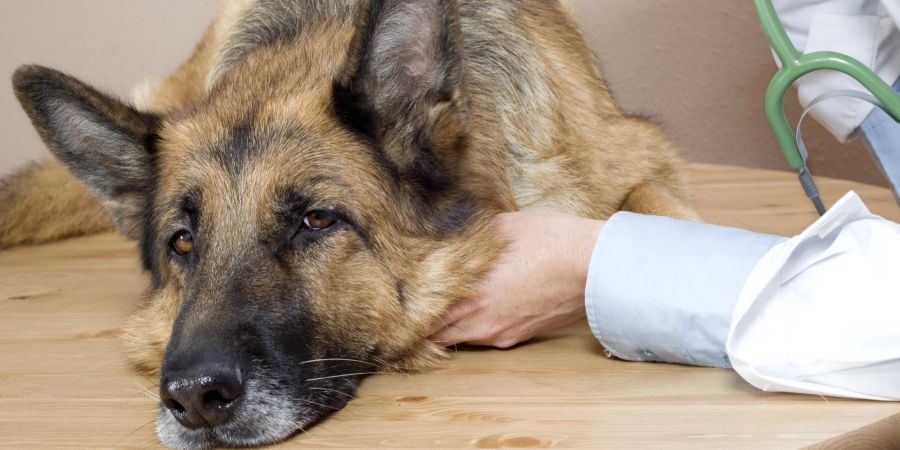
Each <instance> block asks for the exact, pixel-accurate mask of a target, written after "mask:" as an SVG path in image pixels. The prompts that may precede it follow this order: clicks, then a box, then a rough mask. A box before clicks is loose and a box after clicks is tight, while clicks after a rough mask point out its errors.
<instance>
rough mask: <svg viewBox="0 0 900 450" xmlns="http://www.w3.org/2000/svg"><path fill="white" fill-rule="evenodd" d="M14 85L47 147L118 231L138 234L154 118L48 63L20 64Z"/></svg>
mask: <svg viewBox="0 0 900 450" xmlns="http://www.w3.org/2000/svg"><path fill="white" fill-rule="evenodd" d="M13 88H14V90H15V93H16V97H17V98H18V99H19V102H20V103H21V104H22V107H23V108H24V109H25V112H26V113H27V114H28V116H29V117H30V118H31V121H32V123H34V126H35V128H37V131H38V133H39V134H40V135H41V138H43V140H44V142H45V143H46V144H47V146H48V147H49V148H50V151H51V152H53V154H54V155H55V156H56V157H57V158H58V159H59V160H60V161H62V162H63V164H65V165H66V166H67V167H68V168H69V171H71V172H72V174H74V175H75V177H76V178H78V179H79V180H80V181H81V182H82V183H83V184H84V185H85V186H87V188H88V190H90V191H91V192H92V193H93V194H94V195H96V196H97V198H98V199H99V200H100V201H101V203H102V204H103V206H104V207H105V208H106V209H107V211H109V213H110V215H111V216H112V219H113V221H114V222H115V224H116V227H117V228H118V229H119V231H120V232H121V233H122V234H124V235H125V236H128V237H130V238H132V239H137V238H139V237H140V236H139V235H140V231H141V227H142V223H143V220H142V215H143V213H144V210H145V208H146V199H147V189H148V187H149V184H150V182H151V177H152V159H153V158H152V151H153V141H154V140H155V133H154V130H155V127H156V124H157V122H158V120H157V118H156V117H155V116H152V115H149V114H145V113H141V112H138V111H136V110H135V109H133V108H131V107H129V106H128V105H125V104H124V103H122V102H120V101H118V100H116V99H113V98H111V97H109V96H107V95H104V94H102V93H100V92H99V91H97V90H96V89H94V88H92V87H90V86H88V85H86V84H84V83H82V82H80V81H78V80H76V79H75V78H72V77H70V76H68V75H66V74H63V73H61V72H58V71H55V70H52V69H48V68H46V67H40V66H23V67H20V68H19V69H18V70H16V72H15V74H14V75H13Z"/></svg>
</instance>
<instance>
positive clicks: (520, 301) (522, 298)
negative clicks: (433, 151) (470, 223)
mask: <svg viewBox="0 0 900 450" xmlns="http://www.w3.org/2000/svg"><path fill="white" fill-rule="evenodd" d="M605 223H606V222H605V221H601V220H591V219H585V218H582V217H578V216H574V215H571V214H567V213H562V212H557V211H549V210H534V211H518V212H512V213H504V214H500V215H499V216H498V218H497V222H496V226H497V228H498V232H499V234H500V236H501V237H503V238H506V239H508V240H509V245H508V247H507V248H506V249H505V251H504V252H503V253H502V254H501V255H500V256H499V257H498V259H497V261H496V262H495V263H494V267H493V268H492V269H491V271H490V272H489V273H488V274H487V276H486V277H485V278H484V280H482V282H481V284H480V286H479V289H478V292H479V294H478V295H476V296H475V297H474V298H471V299H468V300H464V301H462V302H459V303H457V304H456V305H454V306H453V307H451V308H450V309H449V310H448V311H447V312H446V313H445V314H444V316H442V317H441V319H439V320H438V321H437V322H436V323H435V324H434V325H433V327H432V330H431V333H430V334H431V340H433V341H434V342H436V343H438V344H440V345H444V346H449V345H454V344H459V343H467V344H473V345H486V346H493V347H500V348H507V347H511V346H513V345H516V344H518V343H520V342H522V341H525V340H528V339H530V338H531V337H533V336H535V335H537V334H539V333H541V332H543V331H549V330H552V329H555V328H559V327H561V326H563V325H566V324H569V323H571V322H573V321H575V320H577V319H580V318H582V317H584V316H585V309H584V285H585V281H586V277H587V269H588V264H589V263H590V260H591V253H592V251H593V247H594V243H595V242H596V240H597V236H598V235H599V234H600V231H601V229H602V228H603V225H604V224H605Z"/></svg>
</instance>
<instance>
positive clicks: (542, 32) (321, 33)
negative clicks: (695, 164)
mask: <svg viewBox="0 0 900 450" xmlns="http://www.w3.org/2000/svg"><path fill="white" fill-rule="evenodd" d="M365 7H366V6H365V5H361V9H363V10H364V9H365ZM258 9H259V8H258V7H257V4H256V3H255V2H254V1H251V0H234V1H225V2H224V4H223V8H222V12H221V13H220V15H219V16H218V17H217V18H216V19H215V20H214V22H213V23H212V24H211V25H210V27H209V28H208V30H207V32H206V33H205V35H204V37H203V39H202V40H201V42H200V43H199V44H198V45H197V46H196V49H195V52H194V54H193V56H192V57H191V58H190V59H189V60H188V61H187V62H186V63H185V64H184V65H182V66H181V67H180V68H179V69H178V70H177V71H176V72H175V73H174V74H172V75H171V76H169V77H168V78H166V79H164V80H162V81H160V82H158V83H154V84H150V85H147V86H143V87H142V88H140V89H139V94H138V96H137V98H136V99H135V103H136V104H138V105H139V106H140V107H141V108H142V109H144V110H146V111H150V112H153V113H155V114H156V115H158V116H159V117H161V125H160V131H159V132H158V133H159V136H160V137H161V140H160V146H159V153H158V157H157V160H156V164H157V173H158V174H159V186H160V187H161V188H160V189H159V191H158V193H157V198H156V202H155V206H154V208H155V211H156V213H157V214H158V216H159V218H160V219H159V220H160V222H161V223H167V221H170V222H173V223H174V222H175V221H177V217H176V213H177V212H176V211H174V210H171V209H167V206H166V205H171V204H173V203H174V202H177V200H178V198H177V197H178V196H179V195H181V193H182V192H183V191H184V189H186V188H187V187H188V186H203V199H204V208H203V212H202V214H203V216H202V217H203V220H204V221H206V223H209V224H212V225H210V227H211V228H213V229H214V231H215V233H214V234H213V235H210V236H208V237H207V242H206V243H205V245H206V248H207V251H209V252H211V253H210V254H211V255H213V257H210V258H207V263H206V264H207V266H204V268H203V270H204V271H206V272H208V273H227V272H228V270H229V267H230V266H229V264H230V263H233V262H234V259H235V258H236V256H235V255H236V254H237V253H236V252H237V251H238V250H239V249H241V248H243V247H244V246H246V247H247V249H246V251H247V252H252V251H253V250H252V248H250V246H251V242H255V241H253V240H252V239H249V238H247V236H250V235H253V236H257V235H260V234H261V235H263V236H265V233H267V232H268V230H271V229H274V227H276V225H275V223H276V220H275V217H274V216H273V213H272V211H270V210H269V207H268V206H267V205H271V204H273V203H275V202H276V200H277V199H276V197H275V195H276V194H275V192H276V189H277V187H278V186H282V185H286V184H291V183H296V180H306V181H307V182H310V183H313V185H314V189H315V192H316V195H317V196H319V197H321V198H322V199H324V202H326V203H327V202H329V201H335V202H336V201H338V200H340V201H345V202H349V203H350V209H351V210H354V211H356V212H358V213H359V214H360V215H361V216H362V217H363V218H364V219H363V220H364V222H365V223H366V224H367V227H368V229H369V230H374V231H372V233H371V235H370V236H369V239H370V240H371V243H372V244H371V245H372V246H373V247H376V248H377V249H378V251H377V252H375V253H366V252H363V251H361V247H360V245H361V244H359V243H358V242H357V241H354V240H353V239H351V238H350V237H349V235H348V234H346V233H345V234H340V235H337V236H335V237H334V238H333V240H332V242H331V243H329V245H328V248H327V249H326V250H325V252H326V253H327V255H326V256H321V258H318V257H317V258H312V259H306V260H304V261H305V265H304V266H302V267H301V266H297V267H293V268H292V270H295V271H296V272H295V273H296V274H297V275H296V276H298V277H299V278H300V279H303V280H306V282H307V283H308V286H307V290H308V298H309V299H310V301H311V302H312V304H311V308H312V314H313V316H315V317H316V318H317V323H319V324H321V327H320V328H319V329H318V330H317V337H318V339H321V340H324V341H328V342H332V343H335V342H336V343H339V345H340V346H341V348H350V349H355V348H359V349H360V352H359V354H360V355H363V354H364V353H365V350H371V347H372V346H373V345H377V347H378V349H379V351H380V355H382V358H383V360H386V361H387V362H388V363H389V364H388V365H389V366H392V367H407V368H409V367H412V368H417V367H423V366H427V365H429V364H431V363H432V362H433V361H434V360H435V358H437V357H439V356H440V355H441V354H442V352H441V350H440V349H439V348H437V347H436V346H435V345H434V344H432V343H430V342H428V341H427V340H425V339H423V337H422V335H423V333H424V332H425V330H426V329H427V328H428V326H429V324H430V323H431V321H433V320H434V319H435V318H436V317H438V316H439V315H440V314H441V313H442V312H443V311H444V310H445V309H446V308H447V307H448V306H449V305H450V304H452V303H453V302H455V301H457V300H459V299H462V298H465V297H467V296H470V295H471V294H472V291H471V289H472V287H473V286H474V285H475V284H476V282H477V280H478V279H479V278H480V277H481V276H482V275H483V274H484V273H485V272H486V270H487V269H488V268H489V266H490V263H491V262H492V261H493V259H494V257H495V255H496V254H497V252H499V251H500V250H501V248H502V243H501V242H498V241H497V240H496V239H495V238H494V236H493V235H492V233H491V227H490V223H491V217H492V216H493V215H494V214H496V213H497V212H500V211H504V210H515V209H526V208H552V209H557V210H561V211H566V212H570V213H574V214H578V215H582V216H587V217H593V218H599V219H602V218H606V217H608V216H609V215H611V214H612V213H613V212H615V211H617V210H620V209H625V210H629V211H634V212H640V213H649V214H660V215H669V216H673V217H679V218H687V219H695V218H696V217H697V216H696V214H695V212H694V211H693V209H692V208H691V206H690V201H689V199H688V194H687V189H686V186H685V180H684V177H683V174H682V172H681V165H682V163H681V161H680V160H679V158H678V157H677V156H676V152H675V149H674V146H673V145H672V143H671V142H670V141H669V140H668V139H667V138H666V137H665V136H664V135H663V133H662V132H661V131H660V129H659V128H658V127H657V126H655V125H653V124H651V123H649V122H647V121H644V120H641V119H635V118H629V117H626V116H625V115H623V113H622V112H621V111H620V110H619V109H618V107H617V106H616V105H615V103H614V102H613V100H612V98H611V97H610V95H609V93H608V92H607V90H606V88H605V87H604V84H603V82H602V81H601V78H600V76H599V74H598V72H597V70H596V68H595V65H594V62H593V60H592V56H591V54H590V52H589V50H588V48H587V46H586V44H585V42H584V39H583V38H582V36H581V35H580V33H579V32H578V30H577V27H576V26H575V24H574V20H573V18H572V16H571V14H570V12H569V11H568V10H567V9H566V8H565V7H564V6H562V5H560V4H559V3H558V2H555V1H545V0H527V1H522V2H503V1H496V2H488V3H486V4H479V3H478V2H474V1H469V0H461V1H460V2H459V9H460V16H461V19H460V22H459V24H458V26H459V28H460V30H461V34H462V42H456V43H455V44H453V45H458V46H460V47H461V48H464V49H465V51H464V52H463V59H464V64H463V66H464V68H465V69H464V72H465V74H464V78H465V88H464V89H460V90H456V91H454V92H453V93H452V96H451V97H450V98H449V99H448V100H447V101H446V102H444V103H441V104H440V105H438V106H437V107H435V108H433V109H431V110H428V111H427V112H426V114H425V115H426V116H427V117H425V119H424V120H425V121H426V122H427V123H426V125H427V126H428V127H431V128H433V129H435V130H438V131H437V134H436V135H435V136H433V142H432V144H433V148H434V150H435V152H436V153H437V158H438V159H439V160H440V161H442V162H444V163H446V165H447V167H451V168H452V169H451V170H452V175H453V176H454V177H456V178H457V179H459V180H462V181H461V185H462V186H464V190H465V191H466V192H467V193H468V194H470V195H471V196H472V198H473V199H474V200H473V201H474V202H475V204H476V208H475V209H476V212H475V213H474V214H473V216H472V218H471V220H470V221H469V222H467V225H466V226H465V227H464V229H462V230H457V231H454V232H451V233H442V232H441V231H440V230H441V226H440V225H429V224H428V218H424V219H423V218H422V217H417V214H419V215H420V214H421V213H420V212H417V211H419V210H418V209H417V208H420V206H417V204H416V200H415V198H416V197H415V195H414V193H413V192H412V191H409V192H407V191H406V190H405V189H406V188H403V187H401V188H396V187H395V186H394V185H393V184H392V183H393V181H392V180H391V179H390V178H389V176H390V174H388V173H385V172H384V171H383V170H380V169H379V167H380V166H379V164H380V163H379V161H377V160H376V159H375V158H374V157H372V156H366V155H368V154H369V153H371V152H367V151H366V149H365V148H364V147H363V144H361V142H360V141H359V140H358V139H357V138H356V137H355V136H354V135H353V134H352V133H350V132H348V131H347V130H346V129H344V128H342V127H341V126H339V123H338V122H336V121H335V120H334V112H333V108H334V106H333V102H332V98H331V94H330V92H329V91H328V89H323V87H330V86H331V84H332V82H333V80H337V81H338V82H344V83H346V82H348V81H349V80H350V79H351V76H352V73H354V70H355V69H356V68H357V67H358V66H359V65H361V64H364V63H365V62H364V61H363V60H362V56H360V55H361V53H360V52H358V51H356V49H358V47H359V46H360V45H361V43H360V41H359V40H360V39H362V38H360V36H362V34H360V33H359V32H358V29H359V27H360V25H359V17H362V16H363V15H362V14H357V15H355V16H354V15H337V16H329V17H327V18H321V19H319V20H317V21H315V22H310V24H308V25H309V26H307V27H305V28H304V29H303V30H302V31H301V36H300V37H299V38H297V39H294V40H292V41H290V42H288V43H284V42H279V43H275V44H273V45H266V46H258V47H253V48H249V49H248V46H247V45H246V42H244V41H242V40H241V39H244V38H245V37H244V38H242V36H244V35H246V34H247V33H246V31H247V30H246V29H245V28H242V27H246V26H247V24H248V23H251V24H252V23H254V22H251V21H249V20H248V19H247V18H248V17H251V16H252V14H255V12H256V11H257V10H258ZM475 11H478V13H477V14H476V13H475ZM413 12H415V11H413ZM262 17H263V18H262V19H260V20H265V16H262ZM476 18H477V19H476ZM251 31H252V30H251ZM242 33H243V34H242ZM251 37H253V36H252V35H251ZM347 49H351V50H350V52H349V53H348V50H347ZM408 69H409V70H413V71H414V70H416V68H415V67H412V68H408ZM29 70H30V72H29ZM29 76H31V77H40V76H44V75H43V74H42V72H41V71H40V70H39V69H27V70H25V71H24V72H23V74H22V76H21V77H22V79H26V78H28V77H29ZM364 82H366V81H365V79H363V80H362V81H361V82H360V83H361V84H362V83H364ZM64 83H68V82H64ZM390 94H391V93H390V92H388V93H387V94H385V95H386V97H384V99H381V100H379V99H378V98H376V100H375V101H376V104H377V102H378V101H384V102H386V103H385V104H389V103H390ZM20 98H23V104H25V105H26V110H29V106H28V105H29V100H28V98H26V96H25V94H22V95H21V96H20ZM461 111H462V112H464V113H465V114H460V112H461ZM29 113H30V114H32V117H33V118H35V117H37V116H35V114H38V113H36V112H34V111H33V110H29ZM460 117H463V118H462V119H461V118H460ZM248 118H250V119H252V123H253V124H254V125H253V127H254V132H260V131H261V130H262V128H261V127H264V126H266V124H280V126H283V127H285V128H289V129H304V130H312V134H314V139H312V140H310V139H306V138H304V139H299V138H297V137H296V136H290V135H278V136H276V137H273V138H272V140H271V141H270V142H269V143H268V144H267V145H268V147H267V149H266V151H265V153H264V154H263V156H261V157H259V158H257V159H253V160H250V161H249V162H248V163H247V164H246V166H244V167H242V168H241V170H240V172H239V173H238V174H236V175H234V178H233V179H232V178H229V177H228V176H226V175H224V174H225V172H224V169H223V167H222V164H221V162H220V158H221V157H220V156H217V154H216V153H215V152H213V151H205V150H199V149H204V148H212V147H214V146H215V142H217V140H218V139H220V138H221V136H224V135H227V134H228V132H229V130H230V129H231V127H234V126H235V124H240V123H242V121H247V120H249V119H248ZM38 122H40V120H37V119H36V123H38ZM38 129H39V131H41V132H42V134H43V135H44V136H45V138H47V130H44V129H42V126H41V125H40V124H38ZM459 136H465V138H466V147H467V148H468V150H467V151H466V152H465V153H464V154H449V153H447V152H445V153H441V152H444V150H443V149H445V148H451V147H453V146H454V145H455V143H456V142H457V140H458V138H459ZM382 138H383V139H384V140H385V142H387V143H388V144H386V145H385V147H386V148H389V149H390V148H395V147H396V148H405V147H403V144H404V139H407V138H408V137H407V136H405V135H403V134H402V133H401V132H400V131H388V132H387V133H386V134H385V135H384V136H382ZM48 142H49V141H48ZM53 147H54V144H51V149H53ZM387 152H388V153H387V155H386V158H387V159H388V160H389V161H390V163H392V164H395V165H396V166H398V167H401V168H402V167H405V165H407V164H409V163H410V162H411V161H412V160H413V158H414V155H410V154H409V153H405V152H403V151H391V150H387ZM323 177H329V178H331V179H332V181H333V182H329V183H318V182H314V181H310V180H318V179H321V178H323ZM398 189H399V190H398ZM63 192H64V194H62V195H61V193H63ZM433 200H434V204H433V205H430V206H429V207H430V208H433V210H434V211H445V210H451V209H453V208H454V206H453V205H455V204H457V203H454V202H457V201H458V200H459V198H457V197H454V196H450V197H447V198H444V197H441V198H435V199H433ZM115 207H116V208H120V209H121V208H126V210H127V208H129V206H128V205H127V204H126V205H125V206H124V207H123V206H122V205H120V204H118V203H117V204H116V206H115ZM107 208H111V207H110V206H107ZM0 211H2V212H0V247H4V246H11V245H17V244H22V243H39V242H46V241H49V240H53V239H59V238H62V237H66V236H71V235H77V234H84V233H91V232H96V231H100V230H103V229H109V228H111V226H112V222H110V221H109V220H108V219H105V217H104V215H103V214H102V213H101V211H102V210H101V209H100V207H99V206H97V202H96V201H94V200H92V195H91V194H90V193H88V191H87V190H85V189H84V188H81V187H80V186H79V185H78V183H77V182H76V181H75V180H74V178H72V177H71V176H70V175H69V174H67V173H66V172H65V171H64V170H63V169H62V166H61V165H60V164H59V163H57V162H55V161H48V162H42V163H39V164H35V165H32V166H30V167H27V168H25V169H24V170H23V171H22V172H20V173H19V174H17V175H14V176H13V177H11V178H8V179H7V180H4V182H3V184H0ZM120 215H121V214H120ZM113 216H114V217H118V216H117V213H116V212H115V211H113ZM128 221H129V219H128V218H127V217H126V218H125V219H121V220H118V221H117V224H118V225H119V228H120V230H124V231H125V232H126V234H129V233H128V230H129V229H131V228H130V227H132V225H131V224H129V223H128ZM423 223H424V224H423ZM329 252H330V253H329ZM244 254H247V253H244ZM209 261H214V262H209ZM161 264H164V267H166V268H165V269H164V270H162V274H161V275H160V277H161V279H160V280H157V281H158V283H157V286H158V287H157V288H155V289H154V290H153V292H152V293H151V295H150V297H149V299H148V301H147V302H146V304H145V306H144V307H143V308H142V309H141V310H139V311H138V312H137V313H136V314H135V315H134V316H133V317H132V318H131V320H130V321H129V322H128V324H127V325H126V326H125V337H126V340H127V342H128V344H129V346H130V348H131V349H132V356H133V359H134V360H135V361H136V363H137V364H138V365H139V366H140V367H142V368H143V369H146V370H149V371H156V370H158V369H159V364H160V361H161V360H162V358H163V355H164V352H165V349H166V344H167V342H168V340H169V336H170V333H171V330H172V323H173V321H174V319H175V317H176V315H177V314H178V313H179V311H180V310H181V308H182V305H181V301H182V300H181V299H182V298H183V296H184V293H183V290H184V283H185V279H186V278H185V277H186V275H185V274H184V273H183V271H182V270H181V269H179V268H178V267H174V266H173V267H170V266H168V265H165V263H161ZM396 280H401V283H400V284H398V283H396ZM248 283H249V286H252V288H253V289H255V291H256V292H259V293H266V292H268V291H269V290H272V289H275V288H274V287H271V286H267V285H266V283H265V278H261V279H260V281H259V282H258V283H254V281H253V280H250V281H248ZM209 289H211V290H215V289H217V288H215V287H212V286H211V287H210V288H209ZM360 292H364V293H365V297H364V300H361V301H364V302H365V305H366V307H365V308H364V309H361V308H359V307H358V304H352V303H349V302H348V301H343V300H342V299H349V298H360ZM398 296H399V297H401V299H402V305H401V304H398V303H397V301H396V299H397V297H398ZM215 301H216V300H215V295H212V294H211V295H210V296H209V297H208V298H207V297H204V298H200V299H198V300H196V302H197V304H195V305H192V308H201V307H202V306H203V305H204V304H206V303H209V304H210V305H212V303H213V302H215ZM185 314H187V313H185ZM192 317H193V316H192ZM192 320H193V319H192ZM196 320H197V321H201V320H202V319H200V318H197V319H196ZM198 323H199V322H198ZM373 324H374V325H373ZM186 326H188V327H190V326H193V325H191V324H190V323H189V324H188V325H186ZM196 326H197V327H200V325H196ZM373 342H375V344H373Z"/></svg>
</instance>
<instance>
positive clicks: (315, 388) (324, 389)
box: [309, 386, 358, 400]
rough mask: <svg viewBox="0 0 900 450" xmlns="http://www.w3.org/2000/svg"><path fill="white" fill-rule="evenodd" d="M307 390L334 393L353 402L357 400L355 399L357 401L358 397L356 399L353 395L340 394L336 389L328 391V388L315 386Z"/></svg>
mask: <svg viewBox="0 0 900 450" xmlns="http://www.w3.org/2000/svg"><path fill="white" fill-rule="evenodd" d="M309 389H310V390H316V391H328V392H334V393H335V394H341V395H344V396H347V397H350V398H352V399H353V400H357V399H358V397H356V396H355V395H353V394H348V393H346V392H341V391H339V390H337V389H328V388H323V387H316V386H313V387H311V388H309Z"/></svg>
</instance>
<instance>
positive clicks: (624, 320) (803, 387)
mask: <svg viewBox="0 0 900 450" xmlns="http://www.w3.org/2000/svg"><path fill="white" fill-rule="evenodd" d="M585 306H586V308H587V318H588V323H589V324H590V326H591V330H592V331H593V332H594V335H595V336H596V337H597V339H599V340H600V342H601V343H602V344H603V345H604V347H605V348H606V350H607V351H608V352H609V354H610V355H613V356H616V357H619V358H621V359H626V360H634V361H658V362H672V363H680V364H692V365H704V366H713V367H733V368H734V369H735V370H736V371H737V373H738V374H739V375H740V376H741V377H743V378H744V379H745V380H746V381H747V382H749V383H751V384H752V385H754V386H756V387H758V388H760V389H762V390H765V391H783V392H799V393H807V394H819V395H830V396H841V397H854V398H865V399H872V400H900V225H898V224H896V223H894V222H891V221H888V220H885V219H883V218H881V217H878V216H875V215H873V214H871V213H869V211H868V210H867V209H866V208H865V205H863V203H862V200H860V199H859V197H858V196H857V195H856V194H855V193H852V192H851V193H849V194H847V195H846V196H845V197H844V198H843V199H841V200H840V201H839V202H838V203H837V204H836V205H835V206H834V207H833V208H832V209H831V210H829V211H828V213H826V214H825V216H823V217H822V218H820V219H819V220H818V221H816V223H814V224H813V225H811V226H810V227H809V228H807V229H806V231H804V232H803V233H801V234H799V235H797V236H795V237H793V238H790V239H786V238H783V237H780V236H773V235H767V234H761V233H753V232H749V231H746V230H741V229H737V228H729V227H721V226H716V225H710V224H698V223H692V222H686V221H679V220H674V219H671V218H667V217H655V216H645V215H640V214H632V213H625V212H620V213H617V214H615V215H613V216H612V217H611V218H610V220H609V221H608V222H607V224H606V226H605V227H604V229H603V231H602V232H601V233H600V236H599V237H598V239H597V243H596V245H595V249H594V253H593V256H592V258H591V263H590V267H589V271H588V282H587V286H586V287H585Z"/></svg>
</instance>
